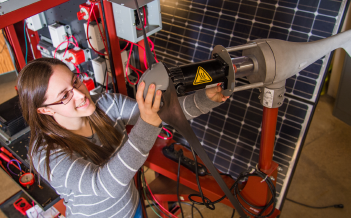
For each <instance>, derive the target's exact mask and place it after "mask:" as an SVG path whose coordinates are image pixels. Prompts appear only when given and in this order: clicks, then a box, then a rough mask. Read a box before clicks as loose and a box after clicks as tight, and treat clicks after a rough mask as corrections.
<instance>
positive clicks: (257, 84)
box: [234, 82, 263, 92]
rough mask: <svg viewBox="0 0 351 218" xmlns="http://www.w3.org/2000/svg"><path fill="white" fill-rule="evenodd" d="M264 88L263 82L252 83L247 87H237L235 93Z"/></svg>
mask: <svg viewBox="0 0 351 218" xmlns="http://www.w3.org/2000/svg"><path fill="white" fill-rule="evenodd" d="M261 86H263V82H259V83H252V84H247V85H243V86H236V87H235V88H234V92H238V91H243V90H246V89H253V88H258V87H261Z"/></svg>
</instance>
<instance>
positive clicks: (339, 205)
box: [285, 198, 344, 209]
mask: <svg viewBox="0 0 351 218" xmlns="http://www.w3.org/2000/svg"><path fill="white" fill-rule="evenodd" d="M285 199H286V200H288V201H291V202H293V203H295V204H299V205H301V206H304V207H309V208H313V209H325V208H330V207H335V208H344V205H343V204H334V205H329V206H322V207H316V206H311V205H307V204H303V203H300V202H297V201H294V200H292V199H289V198H285Z"/></svg>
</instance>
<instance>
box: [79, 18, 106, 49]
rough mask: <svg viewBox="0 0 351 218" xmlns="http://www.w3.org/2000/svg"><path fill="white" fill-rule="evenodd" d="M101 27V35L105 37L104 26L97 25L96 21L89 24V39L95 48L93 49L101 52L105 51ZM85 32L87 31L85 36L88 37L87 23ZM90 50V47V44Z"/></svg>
mask: <svg viewBox="0 0 351 218" xmlns="http://www.w3.org/2000/svg"><path fill="white" fill-rule="evenodd" d="M98 25H99V26H100V30H101V33H102V34H103V36H104V29H103V28H102V24H101V23H99V24H98V23H96V21H92V22H89V39H90V43H91V45H92V46H93V48H94V49H95V50H97V51H101V50H102V49H104V48H105V47H104V42H103V40H102V37H101V34H100V32H99V26H98ZM84 30H85V35H87V23H84ZM88 46H89V48H91V47H90V45H89V43H88Z"/></svg>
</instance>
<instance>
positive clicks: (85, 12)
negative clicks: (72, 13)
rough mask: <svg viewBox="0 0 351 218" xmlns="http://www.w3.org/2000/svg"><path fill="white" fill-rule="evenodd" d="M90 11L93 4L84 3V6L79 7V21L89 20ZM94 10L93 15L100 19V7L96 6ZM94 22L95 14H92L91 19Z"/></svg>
mask: <svg viewBox="0 0 351 218" xmlns="http://www.w3.org/2000/svg"><path fill="white" fill-rule="evenodd" d="M90 10H91V4H89V3H84V4H81V5H79V12H77V17H78V20H83V19H84V20H88V18H89V13H90ZM93 10H94V12H93V13H95V15H96V18H98V17H99V7H98V6H97V5H95V6H94V9H93ZM93 20H95V17H94V14H92V16H91V17H90V21H93Z"/></svg>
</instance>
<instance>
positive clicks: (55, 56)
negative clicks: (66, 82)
mask: <svg viewBox="0 0 351 218" xmlns="http://www.w3.org/2000/svg"><path fill="white" fill-rule="evenodd" d="M63 43H67V44H69V43H70V44H72V45H74V46H76V44H74V43H73V42H71V41H63V42H61V43H60V44H59V45H58V46H57V47H56V49H55V51H54V58H56V52H57V49H58V48H59V47H60V46H61V45H62V44H63Z"/></svg>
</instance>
